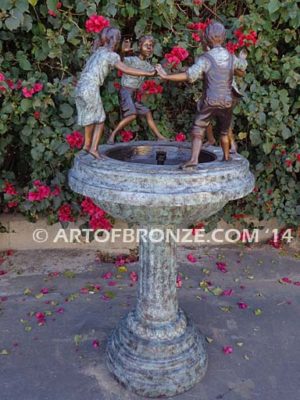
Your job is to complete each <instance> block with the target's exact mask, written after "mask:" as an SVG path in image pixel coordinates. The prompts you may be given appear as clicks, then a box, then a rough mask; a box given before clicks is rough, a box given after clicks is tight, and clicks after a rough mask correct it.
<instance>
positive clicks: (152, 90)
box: [141, 79, 163, 94]
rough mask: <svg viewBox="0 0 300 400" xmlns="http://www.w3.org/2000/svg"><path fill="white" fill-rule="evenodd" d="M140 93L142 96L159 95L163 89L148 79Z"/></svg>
mask: <svg viewBox="0 0 300 400" xmlns="http://www.w3.org/2000/svg"><path fill="white" fill-rule="evenodd" d="M141 91H142V93H143V94H144V93H145V94H159V93H162V92H163V87H162V86H161V85H159V84H158V83H157V82H156V81H154V80H151V79H150V80H148V81H146V82H144V83H143V84H142V87H141Z"/></svg>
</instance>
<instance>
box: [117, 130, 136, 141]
mask: <svg viewBox="0 0 300 400" xmlns="http://www.w3.org/2000/svg"><path fill="white" fill-rule="evenodd" d="M120 135H121V138H122V139H121V140H122V142H130V140H132V139H133V136H134V135H133V133H132V132H131V131H121V132H120Z"/></svg>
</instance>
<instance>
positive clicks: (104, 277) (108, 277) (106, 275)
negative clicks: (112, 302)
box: [102, 272, 113, 279]
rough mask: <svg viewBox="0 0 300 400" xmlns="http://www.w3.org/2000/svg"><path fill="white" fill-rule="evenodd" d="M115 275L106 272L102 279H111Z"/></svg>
mask: <svg viewBox="0 0 300 400" xmlns="http://www.w3.org/2000/svg"><path fill="white" fill-rule="evenodd" d="M112 276H113V274H112V273H111V272H105V274H102V279H111V278H112Z"/></svg>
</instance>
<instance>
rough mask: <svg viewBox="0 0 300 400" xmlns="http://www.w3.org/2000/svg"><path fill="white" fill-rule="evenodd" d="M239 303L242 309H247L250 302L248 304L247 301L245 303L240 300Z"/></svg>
mask: <svg viewBox="0 0 300 400" xmlns="http://www.w3.org/2000/svg"><path fill="white" fill-rule="evenodd" d="M237 305H238V306H239V308H240V309H241V310H245V309H246V308H248V304H247V303H244V302H242V301H239V302H238V303H237Z"/></svg>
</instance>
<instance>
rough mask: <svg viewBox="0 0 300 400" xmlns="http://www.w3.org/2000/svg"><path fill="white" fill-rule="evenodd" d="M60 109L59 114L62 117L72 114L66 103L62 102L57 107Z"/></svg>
mask: <svg viewBox="0 0 300 400" xmlns="http://www.w3.org/2000/svg"><path fill="white" fill-rule="evenodd" d="M59 109H60V112H61V113H60V116H61V117H62V118H64V119H68V118H70V117H71V116H72V115H73V111H74V110H73V108H72V107H71V106H70V105H69V104H68V103H63V104H61V106H60V107H59Z"/></svg>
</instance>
